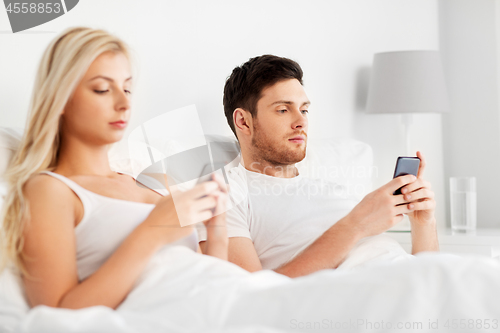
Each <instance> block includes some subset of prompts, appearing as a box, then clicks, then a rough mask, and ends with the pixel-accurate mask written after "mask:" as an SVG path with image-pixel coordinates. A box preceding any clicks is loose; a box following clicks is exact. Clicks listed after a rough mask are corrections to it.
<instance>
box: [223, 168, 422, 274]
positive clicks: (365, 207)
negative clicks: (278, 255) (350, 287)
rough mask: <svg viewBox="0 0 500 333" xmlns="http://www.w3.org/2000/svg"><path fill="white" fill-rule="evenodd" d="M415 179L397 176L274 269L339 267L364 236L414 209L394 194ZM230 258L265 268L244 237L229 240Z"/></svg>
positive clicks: (302, 270)
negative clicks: (292, 257) (299, 251)
mask: <svg viewBox="0 0 500 333" xmlns="http://www.w3.org/2000/svg"><path fill="white" fill-rule="evenodd" d="M414 180H415V176H413V175H406V176H402V177H398V178H395V179H393V180H391V181H390V182H389V183H387V184H386V185H384V186H382V187H381V188H379V189H377V190H376V191H374V192H371V193H369V194H368V195H367V196H365V198H363V200H362V201H361V202H360V203H359V204H358V205H356V207H354V209H353V210H352V211H351V212H350V213H349V214H348V215H347V216H345V217H344V218H342V219H341V220H339V221H338V222H337V223H335V224H334V225H333V226H331V227H330V228H329V229H328V230H327V231H325V232H324V233H323V235H321V236H320V237H319V238H318V239H316V241H314V243H312V244H311V245H310V246H309V247H308V248H306V249H305V250H304V251H303V252H302V253H300V254H299V255H297V256H296V257H295V258H294V259H292V260H291V261H289V262H288V263H286V264H284V265H283V266H281V267H279V268H277V269H275V271H276V272H278V273H280V274H284V275H287V276H290V277H298V276H302V275H307V274H310V273H313V272H315V271H318V270H321V269H326V268H336V267H337V266H338V265H340V264H341V263H342V261H343V260H344V258H345V257H346V255H347V254H348V253H349V251H350V250H351V249H352V248H353V247H354V245H355V244H356V243H357V242H358V241H359V240H360V239H361V238H364V237H367V236H372V235H378V234H380V233H382V232H384V231H386V230H387V229H389V228H391V227H392V226H393V225H395V224H396V223H398V222H400V221H401V220H402V218H403V215H402V214H404V213H408V212H410V211H411V210H410V209H409V208H408V205H406V204H404V203H405V201H404V198H403V196H402V195H392V193H393V192H394V191H395V190H396V189H398V188H400V187H402V186H404V185H406V184H408V183H410V182H413V181H414ZM229 261H231V262H233V263H235V264H237V265H239V266H241V267H242V268H245V269H247V270H249V271H255V270H259V269H261V267H262V266H261V265H260V261H259V258H258V256H257V253H256V252H255V247H254V246H253V243H252V241H251V240H250V239H248V238H243V237H238V239H233V238H231V239H230V240H229Z"/></svg>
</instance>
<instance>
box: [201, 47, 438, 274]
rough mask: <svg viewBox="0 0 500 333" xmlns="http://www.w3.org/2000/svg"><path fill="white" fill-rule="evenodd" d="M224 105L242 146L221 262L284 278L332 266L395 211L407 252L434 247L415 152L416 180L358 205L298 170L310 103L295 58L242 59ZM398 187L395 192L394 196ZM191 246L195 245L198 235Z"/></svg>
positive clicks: (396, 183) (390, 221)
mask: <svg viewBox="0 0 500 333" xmlns="http://www.w3.org/2000/svg"><path fill="white" fill-rule="evenodd" d="M223 102H224V111H225V115H226V118H227V121H228V123H229V126H230V127H231V129H232V130H233V132H234V134H235V135H236V137H237V139H238V141H239V144H240V147H241V162H240V165H239V166H238V167H236V168H233V169H231V170H229V172H228V178H229V185H230V189H231V193H232V195H233V203H236V205H235V207H233V208H232V209H230V210H229V211H228V212H227V214H226V216H227V232H228V236H229V237H230V239H229V261H231V262H233V263H235V264H237V265H239V266H241V267H243V268H244V269H246V270H248V271H251V272H252V271H257V270H261V269H273V270H275V271H276V272H278V273H281V274H284V275H287V276H290V277H297V276H302V275H306V274H310V273H312V272H315V271H318V270H321V269H326V268H336V267H338V266H339V264H341V263H342V262H343V260H344V259H345V258H346V256H347V254H348V253H349V251H350V250H351V249H352V248H353V247H354V246H355V245H356V244H357V243H358V242H359V241H360V240H361V239H363V238H365V237H368V236H374V235H378V234H381V233H383V232H385V231H386V230H387V229H389V228H391V227H392V226H393V225H395V224H396V223H398V222H399V221H401V220H402V218H403V214H407V215H408V216H409V219H410V221H411V225H412V242H413V248H412V253H413V254H415V253H418V252H421V251H434V250H438V242H437V235H436V220H435V217H434V209H435V201H434V192H433V191H432V190H431V189H430V183H429V182H427V181H425V180H424V179H423V177H422V175H423V170H424V168H425V160H424V158H423V156H422V154H421V153H420V152H417V157H419V158H420V159H421V164H420V169H419V171H418V175H417V177H415V176H413V175H406V176H402V177H398V178H396V179H393V180H391V181H390V182H389V183H387V184H386V185H384V186H382V187H381V188H379V189H377V190H375V191H374V192H372V193H369V194H368V195H366V196H365V197H364V198H363V200H362V201H361V202H357V201H356V200H354V199H353V198H351V197H349V196H348V195H346V193H345V192H346V191H343V189H342V187H340V185H336V184H331V183H326V182H321V181H319V180H310V179H306V178H303V177H301V175H299V174H298V171H297V168H296V167H295V163H297V162H299V161H301V160H302V159H304V157H305V154H306V145H307V131H308V121H307V113H308V107H309V105H310V101H309V99H308V98H307V95H306V93H305V91H304V88H303V86H302V69H301V68H300V66H299V65H298V64H297V63H296V62H294V61H292V60H290V59H286V58H280V57H276V56H272V55H263V56H260V57H255V58H252V59H250V60H249V61H248V62H246V63H245V64H243V65H242V66H240V67H236V68H235V69H234V70H233V72H232V74H231V76H230V77H229V78H228V79H227V81H226V85H225V87H224V99H223ZM402 186H404V187H403V188H402V192H403V194H401V195H393V192H394V191H395V190H396V189H398V188H400V187H402ZM200 240H201V243H200V245H201V246H204V240H205V235H204V233H203V232H200Z"/></svg>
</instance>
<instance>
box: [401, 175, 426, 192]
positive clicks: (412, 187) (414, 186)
mask: <svg viewBox="0 0 500 333" xmlns="http://www.w3.org/2000/svg"><path fill="white" fill-rule="evenodd" d="M431 187H432V186H431V183H430V182H428V181H427V180H423V179H421V178H417V180H416V181H414V182H413V183H411V184H408V185H406V186H404V187H403V188H402V189H401V191H402V193H404V194H406V193H413V192H415V191H419V190H420V189H422V188H426V189H429V190H430V189H431Z"/></svg>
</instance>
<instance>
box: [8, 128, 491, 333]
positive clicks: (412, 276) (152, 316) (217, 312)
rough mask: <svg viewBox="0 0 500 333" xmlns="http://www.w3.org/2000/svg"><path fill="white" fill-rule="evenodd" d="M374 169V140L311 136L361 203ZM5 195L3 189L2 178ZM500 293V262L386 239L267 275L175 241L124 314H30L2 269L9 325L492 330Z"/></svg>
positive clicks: (127, 166) (120, 158)
mask: <svg viewBox="0 0 500 333" xmlns="http://www.w3.org/2000/svg"><path fill="white" fill-rule="evenodd" d="M21 134H22V129H12V128H0V163H1V164H0V167H1V168H3V169H0V176H1V175H2V173H3V171H4V168H5V166H6V164H7V163H8V160H9V158H10V157H11V156H12V154H13V152H14V151H15V149H16V148H17V144H18V143H19V139H20V137H21ZM212 139H213V138H212ZM212 139H211V138H208V137H207V142H210V140H212ZM177 147H179V146H177ZM129 148H130V147H127V146H126V144H125V145H122V146H120V145H117V146H116V147H113V149H111V150H110V154H109V156H110V163H111V165H112V168H113V169H114V170H115V171H120V172H124V173H131V174H133V173H134V172H136V171H137V169H134V168H133V167H132V166H131V165H132V163H133V162H131V161H130V160H131V156H130V154H128V152H130V149H129ZM136 163H139V164H140V162H137V161H136ZM146 164H147V163H146ZM371 165H372V151H371V148H370V147H369V146H368V145H367V144H365V143H362V142H359V141H356V140H352V139H329V140H318V141H314V140H311V141H310V142H309V146H308V152H307V158H306V160H304V161H303V162H301V163H300V165H299V170H300V172H301V173H303V174H304V175H308V176H311V177H323V178H326V179H329V180H333V181H337V182H339V183H343V184H344V185H348V186H353V188H357V189H358V190H357V191H358V194H359V196H360V198H361V197H362V196H363V195H364V194H366V193H367V192H368V191H370V189H371V181H370V172H369V170H371ZM141 167H142V168H144V167H147V165H142V166H141ZM353 170H365V171H366V172H365V173H361V172H353ZM363 175H364V176H363ZM151 184H152V183H151ZM0 191H2V194H3V193H5V185H4V184H1V183H0ZM0 205H1V201H0ZM499 299H500V264H499V262H498V261H496V260H493V259H490V258H486V257H477V256H470V257H457V256H452V255H444V254H432V253H424V254H422V255H419V256H415V257H414V256H410V255H408V254H407V253H405V252H404V250H402V248H401V247H400V246H399V245H398V244H397V243H395V242H394V241H393V240H392V239H389V238H387V237H383V235H382V236H381V237H374V238H370V239H365V240H364V241H363V242H360V243H359V244H358V245H357V246H356V247H355V248H354V249H353V250H352V251H351V253H350V254H349V256H348V258H347V260H346V261H345V262H344V263H343V264H342V265H341V267H339V269H337V270H323V271H319V272H316V273H314V274H311V275H309V276H306V277H302V278H297V279H290V278H288V277H285V276H282V275H279V274H276V273H274V272H272V271H266V270H264V271H260V272H257V273H253V274H250V273H248V272H246V271H244V270H243V269H241V268H239V267H238V266H236V265H233V264H230V263H227V262H224V261H221V260H219V259H216V258H212V257H208V256H203V255H201V254H197V253H194V252H192V251H190V250H188V249H187V248H185V247H181V246H173V247H166V248H164V249H162V250H161V251H159V252H158V253H157V254H156V255H155V256H154V257H153V258H152V259H151V260H150V262H149V263H148V266H147V267H146V269H145V270H144V271H143V272H142V274H141V276H140V277H139V279H138V280H137V281H136V283H135V285H134V288H133V290H132V291H131V293H130V294H129V295H128V296H127V298H126V299H125V300H124V302H123V303H122V304H121V305H120V306H119V307H118V308H117V309H116V310H112V309H110V308H107V307H103V306H94V307H89V308H85V309H81V310H68V309H57V308H50V307H46V306H37V307H35V308H32V309H30V308H29V306H28V305H27V302H26V298H25V295H24V292H23V288H22V284H21V282H20V278H19V276H18V275H17V274H16V272H15V271H14V270H12V269H8V270H5V271H4V272H2V273H1V274H0V331H1V332H51V333H55V332H65V333H68V332H127V333H132V332H194V331H196V332H285V331H293V332H301V331H304V332H310V331H335V332H386V331H407V332H413V331H419V332H431V331H432V332H437V331H450V332H483V331H484V332H493V331H498V328H499V325H500V323H499V320H500V302H499V301H498V300H499Z"/></svg>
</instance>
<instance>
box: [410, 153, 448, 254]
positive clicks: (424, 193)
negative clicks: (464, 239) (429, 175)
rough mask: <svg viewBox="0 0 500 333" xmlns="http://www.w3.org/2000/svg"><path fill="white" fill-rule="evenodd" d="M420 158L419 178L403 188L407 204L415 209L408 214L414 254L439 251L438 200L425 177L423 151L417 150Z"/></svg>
mask: <svg viewBox="0 0 500 333" xmlns="http://www.w3.org/2000/svg"><path fill="white" fill-rule="evenodd" d="M417 157H418V158H419V159H420V166H419V168H418V173H417V180H416V181H415V182H413V183H411V184H408V185H406V186H405V187H403V188H402V189H401V193H402V195H403V196H404V198H405V200H406V201H407V202H409V203H408V204H407V205H408V206H409V207H410V208H412V209H413V212H411V213H410V214H408V217H409V218H410V222H411V242H412V251H411V252H412V254H416V253H419V252H423V251H439V243H438V237H437V230H436V218H435V217H434V210H435V208H436V201H435V200H434V191H432V189H431V184H430V183H429V182H428V181H426V180H424V179H423V173H424V170H425V166H426V162H425V158H424V156H423V155H422V153H421V152H419V151H417Z"/></svg>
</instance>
